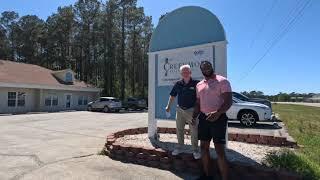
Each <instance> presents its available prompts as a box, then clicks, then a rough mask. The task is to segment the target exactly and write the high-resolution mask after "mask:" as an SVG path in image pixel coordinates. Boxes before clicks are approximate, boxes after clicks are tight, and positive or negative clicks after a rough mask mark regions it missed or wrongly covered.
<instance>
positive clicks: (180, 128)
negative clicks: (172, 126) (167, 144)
mask: <svg viewBox="0 0 320 180" xmlns="http://www.w3.org/2000/svg"><path fill="white" fill-rule="evenodd" d="M185 124H186V121H185V118H184V117H183V112H182V109H180V108H179V107H177V119H176V133H177V139H178V147H177V148H181V147H182V146H183V145H184V127H185ZM176 154H179V152H177V153H176Z"/></svg>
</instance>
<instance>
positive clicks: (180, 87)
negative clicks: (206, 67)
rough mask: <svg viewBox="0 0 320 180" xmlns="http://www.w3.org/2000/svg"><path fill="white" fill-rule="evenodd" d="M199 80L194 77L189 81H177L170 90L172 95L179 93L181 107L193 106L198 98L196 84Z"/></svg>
mask: <svg viewBox="0 0 320 180" xmlns="http://www.w3.org/2000/svg"><path fill="white" fill-rule="evenodd" d="M198 82H199V81H198V80H193V79H190V81H189V82H188V83H185V82H184V81H183V79H182V80H180V81H177V82H176V84H175V85H174V86H173V88H172V90H171V92H170V96H174V97H176V96H177V95H178V105H179V106H180V107H181V108H183V109H188V108H192V107H194V104H195V102H196V99H197V95H196V86H197V84H198Z"/></svg>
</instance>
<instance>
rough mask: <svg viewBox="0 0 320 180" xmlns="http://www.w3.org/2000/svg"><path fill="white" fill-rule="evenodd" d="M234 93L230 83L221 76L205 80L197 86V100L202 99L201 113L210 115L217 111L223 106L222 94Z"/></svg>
mask: <svg viewBox="0 0 320 180" xmlns="http://www.w3.org/2000/svg"><path fill="white" fill-rule="evenodd" d="M225 92H232V91H231V86H230V83H229V81H228V80H227V79H226V78H225V77H223V76H220V75H216V77H215V79H209V80H206V79H203V80H202V81H200V82H199V83H198V84H197V98H199V99H200V111H201V112H203V113H209V112H213V111H217V110H218V109H219V108H220V107H221V105H222V104H223V98H222V97H221V94H223V93H225Z"/></svg>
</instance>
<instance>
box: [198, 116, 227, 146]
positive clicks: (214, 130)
mask: <svg viewBox="0 0 320 180" xmlns="http://www.w3.org/2000/svg"><path fill="white" fill-rule="evenodd" d="M206 118H207V116H206V115H205V114H204V113H200V115H199V125H198V139H199V140H202V141H211V139H212V141H213V142H214V143H218V144H226V131H227V123H228V117H227V115H226V114H225V113H224V114H222V115H221V116H220V117H219V119H218V120H216V121H214V122H210V121H208V120H206Z"/></svg>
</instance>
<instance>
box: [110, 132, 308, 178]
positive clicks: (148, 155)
mask: <svg viewBox="0 0 320 180" xmlns="http://www.w3.org/2000/svg"><path fill="white" fill-rule="evenodd" d="M147 131H148V130H147V127H141V128H134V129H126V130H123V131H118V132H115V133H112V134H109V135H108V136H107V139H106V143H105V151H106V152H107V154H108V155H109V157H110V158H112V159H115V160H120V161H123V162H129V163H134V164H140V165H144V166H149V167H154V168H160V169H164V170H176V171H182V170H185V171H187V172H190V173H194V174H199V173H201V172H202V167H201V161H200V160H195V159H194V158H193V156H192V154H188V153H182V154H179V155H178V156H172V155H171V152H170V151H166V150H163V149H161V148H146V147H141V146H137V145H128V144H123V143H119V142H117V141H116V140H117V138H120V137H123V136H125V135H134V134H144V133H147ZM158 133H166V134H175V133H176V129H175V128H162V127H158ZM185 133H186V134H189V133H190V132H189V130H185ZM228 135H229V136H228V137H229V138H228V139H229V140H232V141H240V142H247V143H256V144H268V145H270V144H271V145H275V146H296V143H293V144H291V143H290V142H286V141H285V139H283V138H282V137H273V136H260V135H249V134H233V133H229V134H228ZM212 161H213V163H212V164H214V169H213V170H214V171H217V165H216V164H217V162H216V159H212ZM230 172H235V173H236V174H239V175H240V174H242V175H244V174H247V175H248V177H247V176H245V177H243V178H246V179H248V178H249V179H250V178H252V177H254V178H257V177H264V178H270V179H279V180H280V179H281V180H283V179H293V180H294V179H302V178H301V177H300V176H298V175H296V174H293V173H289V172H286V171H278V170H275V169H270V168H265V167H262V166H250V165H246V164H243V163H239V162H230ZM251 176H252V177H251Z"/></svg>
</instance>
